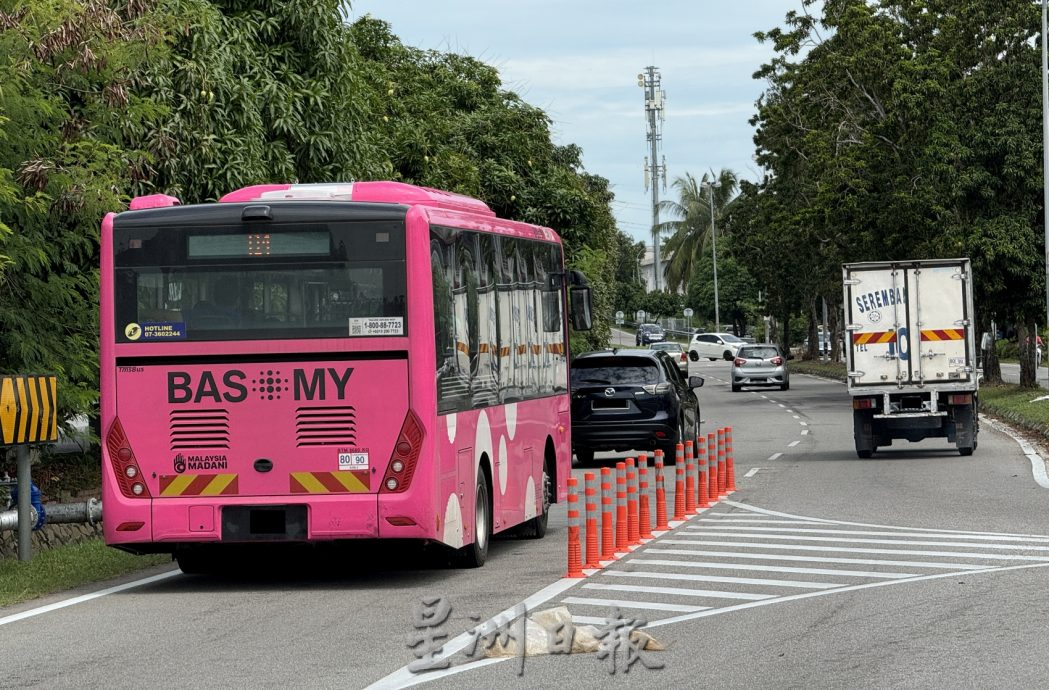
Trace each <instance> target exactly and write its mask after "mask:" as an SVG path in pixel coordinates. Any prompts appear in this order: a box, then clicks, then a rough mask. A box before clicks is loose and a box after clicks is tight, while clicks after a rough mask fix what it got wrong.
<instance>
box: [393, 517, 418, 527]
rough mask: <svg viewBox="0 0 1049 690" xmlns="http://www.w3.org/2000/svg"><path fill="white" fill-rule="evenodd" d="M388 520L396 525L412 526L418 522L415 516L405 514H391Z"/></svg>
mask: <svg viewBox="0 0 1049 690" xmlns="http://www.w3.org/2000/svg"><path fill="white" fill-rule="evenodd" d="M386 522H388V523H390V524H391V525H393V526H394V527H411V526H412V525H415V524H416V522H415V520H414V519H413V518H410V517H406V516H403V515H391V516H390V517H388V518H386Z"/></svg>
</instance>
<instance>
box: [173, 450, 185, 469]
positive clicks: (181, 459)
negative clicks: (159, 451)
mask: <svg viewBox="0 0 1049 690" xmlns="http://www.w3.org/2000/svg"><path fill="white" fill-rule="evenodd" d="M174 465H175V471H176V472H178V473H179V474H182V473H183V472H185V471H186V456H185V455H183V454H182V453H179V454H178V455H176V456H175V463H174Z"/></svg>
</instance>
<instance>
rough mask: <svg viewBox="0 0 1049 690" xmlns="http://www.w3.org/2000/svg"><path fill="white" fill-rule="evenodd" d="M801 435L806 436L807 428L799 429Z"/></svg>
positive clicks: (807, 433)
mask: <svg viewBox="0 0 1049 690" xmlns="http://www.w3.org/2000/svg"><path fill="white" fill-rule="evenodd" d="M801 435H802V436H808V435H809V430H808V429H802V430H801Z"/></svg>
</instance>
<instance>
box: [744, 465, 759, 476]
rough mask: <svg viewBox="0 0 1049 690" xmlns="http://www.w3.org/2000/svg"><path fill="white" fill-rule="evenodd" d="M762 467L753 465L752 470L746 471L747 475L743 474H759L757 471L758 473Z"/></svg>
mask: <svg viewBox="0 0 1049 690" xmlns="http://www.w3.org/2000/svg"><path fill="white" fill-rule="evenodd" d="M760 469H761V468H760V467H751V468H750V471H749V472H747V473H746V474H745V475H743V476H744V477H753V476H754V475H755V474H757V473H758V470H760Z"/></svg>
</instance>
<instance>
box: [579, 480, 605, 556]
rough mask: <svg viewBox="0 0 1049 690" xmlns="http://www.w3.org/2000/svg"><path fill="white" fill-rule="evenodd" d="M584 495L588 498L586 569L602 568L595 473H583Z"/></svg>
mask: <svg viewBox="0 0 1049 690" xmlns="http://www.w3.org/2000/svg"><path fill="white" fill-rule="evenodd" d="M583 487H584V488H583V495H584V496H585V498H586V567H587V568H600V567H601V554H600V553H599V552H598V550H597V479H596V478H595V476H594V473H593V472H584V473H583Z"/></svg>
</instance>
